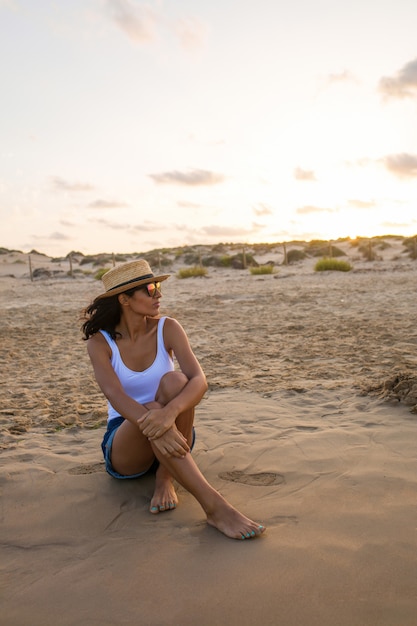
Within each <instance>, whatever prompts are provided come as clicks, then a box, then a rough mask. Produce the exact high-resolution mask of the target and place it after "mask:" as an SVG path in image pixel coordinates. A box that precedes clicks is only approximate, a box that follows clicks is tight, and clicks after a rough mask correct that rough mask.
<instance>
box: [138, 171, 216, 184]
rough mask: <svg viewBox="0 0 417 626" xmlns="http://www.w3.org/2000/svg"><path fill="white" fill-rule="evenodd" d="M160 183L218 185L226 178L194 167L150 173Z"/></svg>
mask: <svg viewBox="0 0 417 626" xmlns="http://www.w3.org/2000/svg"><path fill="white" fill-rule="evenodd" d="M149 176H150V178H152V179H153V180H154V181H155V182H156V183H157V184H158V185H190V186H198V185H217V184H218V183H222V182H223V181H224V180H225V177H224V176H223V174H216V173H215V172H209V171H207V170H199V169H194V170H190V171H189V172H179V171H178V170H174V171H172V172H162V173H161V174H150V175H149Z"/></svg>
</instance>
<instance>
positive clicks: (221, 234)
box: [201, 224, 263, 239]
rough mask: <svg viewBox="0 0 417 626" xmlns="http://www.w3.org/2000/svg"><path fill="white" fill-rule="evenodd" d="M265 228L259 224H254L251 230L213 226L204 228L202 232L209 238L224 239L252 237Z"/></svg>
mask: <svg viewBox="0 0 417 626" xmlns="http://www.w3.org/2000/svg"><path fill="white" fill-rule="evenodd" d="M262 228H263V227H262V226H260V225H259V224H252V227H251V228H239V227H236V226H218V225H217V224H212V225H211V226H204V227H203V228H202V229H201V232H202V233H204V234H205V235H208V236H209V237H217V238H219V239H224V238H225V237H250V236H251V235H253V233H254V231H258V230H260V229H262Z"/></svg>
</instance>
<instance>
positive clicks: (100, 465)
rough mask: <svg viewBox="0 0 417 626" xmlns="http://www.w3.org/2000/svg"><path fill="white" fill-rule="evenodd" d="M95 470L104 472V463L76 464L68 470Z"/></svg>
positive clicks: (70, 471) (83, 471)
mask: <svg viewBox="0 0 417 626" xmlns="http://www.w3.org/2000/svg"><path fill="white" fill-rule="evenodd" d="M95 472H104V463H91V464H90V463H87V464H86V465H77V466H76V467H72V468H71V469H70V470H69V472H68V473H69V474H94V473H95Z"/></svg>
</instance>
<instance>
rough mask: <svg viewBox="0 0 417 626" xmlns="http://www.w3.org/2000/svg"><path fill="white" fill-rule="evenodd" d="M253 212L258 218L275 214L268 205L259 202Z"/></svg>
mask: <svg viewBox="0 0 417 626" xmlns="http://www.w3.org/2000/svg"><path fill="white" fill-rule="evenodd" d="M253 212H254V213H255V215H256V216H257V217H262V216H263V215H272V214H273V210H272V209H271V208H270V207H269V206H268V205H267V204H263V203H262V202H258V204H255V205H254V206H253Z"/></svg>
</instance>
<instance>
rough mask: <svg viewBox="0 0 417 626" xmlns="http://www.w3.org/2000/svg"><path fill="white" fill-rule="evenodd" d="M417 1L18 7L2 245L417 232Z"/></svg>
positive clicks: (9, 1)
mask: <svg viewBox="0 0 417 626" xmlns="http://www.w3.org/2000/svg"><path fill="white" fill-rule="evenodd" d="M416 24H417V2H416V1H415V0H378V1H376V0H350V1H349V2H345V1H343V2H341V1H340V0H292V1H291V2H289V1H288V0H287V1H286V2H283V1H282V0H257V1H256V2H254V1H250V0H207V1H206V2H202V1H200V0H149V1H148V2H142V1H140V0H55V1H53V0H35V1H34V0H0V80H1V99H0V103H1V104H0V107H1V108H0V110H1V115H0V218H1V224H2V227H1V229H0V246H1V247H5V248H8V249H17V250H21V251H24V252H28V251H30V250H32V249H36V250H38V251H40V252H43V253H45V254H48V255H50V256H63V255H66V254H67V253H69V252H70V251H79V252H82V253H83V254H96V253H99V252H115V253H118V252H119V253H132V252H146V251H148V250H152V249H155V248H165V247H168V248H171V247H177V246H185V245H194V244H216V243H220V242H224V243H226V242H227V243H231V242H236V243H248V244H250V243H273V242H285V241H292V240H298V239H301V240H311V239H326V240H328V239H337V238H340V237H352V238H354V237H357V236H362V237H372V236H381V235H387V234H391V235H401V236H413V235H415V234H417V119H416V114H417V38H416V30H415V25H416Z"/></svg>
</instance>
